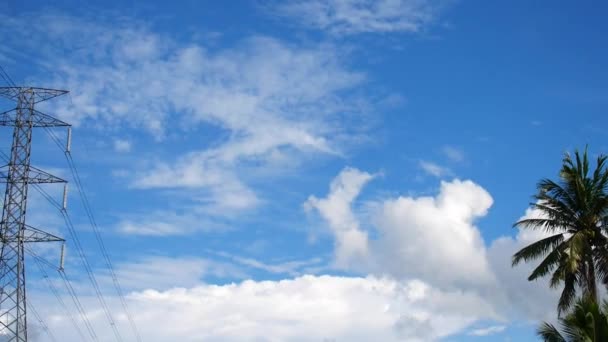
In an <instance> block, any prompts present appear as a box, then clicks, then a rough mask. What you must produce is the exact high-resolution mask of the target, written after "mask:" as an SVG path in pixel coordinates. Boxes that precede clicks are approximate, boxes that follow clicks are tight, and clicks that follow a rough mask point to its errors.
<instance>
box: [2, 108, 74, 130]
mask: <svg viewBox="0 0 608 342" xmlns="http://www.w3.org/2000/svg"><path fill="white" fill-rule="evenodd" d="M17 114H18V112H17V108H14V109H11V110H8V111H6V112H3V113H0V126H14V125H15V122H16V117H17ZM29 119H30V120H31V125H32V127H68V126H70V124H68V123H66V122H63V121H61V120H59V119H56V118H54V117H52V116H50V115H48V114H44V113H42V112H39V111H37V110H35V109H34V110H33V111H32V115H31V117H30V118H29Z"/></svg>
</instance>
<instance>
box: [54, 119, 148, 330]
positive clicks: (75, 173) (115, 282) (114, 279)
mask: <svg viewBox="0 0 608 342" xmlns="http://www.w3.org/2000/svg"><path fill="white" fill-rule="evenodd" d="M45 130H46V132H47V133H48V135H49V136H50V137H51V139H52V140H53V141H54V142H55V144H56V145H57V146H58V147H59V148H60V149H62V150H63V151H64V154H65V157H66V160H67V163H68V166H69V168H70V172H71V173H72V178H73V180H74V183H75V184H76V188H77V190H78V194H79V197H80V200H81V202H82V205H83V207H84V209H85V213H86V215H87V217H88V219H89V223H90V225H91V227H92V228H93V231H94V233H95V237H96V239H97V243H98V245H99V248H100V250H101V253H102V255H103V258H104V261H105V263H106V267H107V268H108V270H109V272H110V276H111V278H112V282H113V285H114V288H115V290H116V293H117V294H118V297H119V298H120V302H121V304H122V307H123V310H124V312H125V314H126V316H127V319H128V321H129V324H130V326H131V329H132V330H133V334H134V335H135V338H136V340H137V341H138V342H142V339H141V336H140V334H139V331H138V329H137V326H136V325H135V320H134V319H133V316H132V315H131V313H130V310H129V308H128V305H127V301H126V299H125V296H124V293H123V290H122V287H121V286H120V282H119V281H118V277H117V276H116V272H115V271H114V267H113V265H112V261H111V259H110V256H109V254H108V251H107V249H106V247H105V244H104V242H103V239H102V236H101V233H100V230H99V226H98V225H97V222H96V220H95V217H94V216H93V210H92V209H91V205H90V202H89V199H88V197H87V195H86V192H85V191H84V186H83V185H82V180H81V178H80V174H79V173H78V169H77V168H76V165H75V163H74V159H73V158H72V154H71V152H70V151H69V150H68V149H65V148H64V145H63V144H62V143H61V141H60V140H59V138H58V137H57V136H56V135H55V133H54V132H53V131H52V130H50V129H48V128H47V127H45ZM62 212H65V209H63V208H62Z"/></svg>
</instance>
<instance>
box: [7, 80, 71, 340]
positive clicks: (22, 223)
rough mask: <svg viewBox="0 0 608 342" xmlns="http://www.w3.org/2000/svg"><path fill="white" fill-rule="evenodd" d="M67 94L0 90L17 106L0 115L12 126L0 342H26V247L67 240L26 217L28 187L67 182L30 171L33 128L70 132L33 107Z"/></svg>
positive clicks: (8, 167) (47, 174)
mask: <svg viewBox="0 0 608 342" xmlns="http://www.w3.org/2000/svg"><path fill="white" fill-rule="evenodd" d="M66 93H67V91H65V90H55V89H44V88H34V87H0V96H1V97H4V98H6V99H9V100H11V101H14V102H16V104H17V106H16V107H15V108H14V109H11V110H9V111H6V112H3V113H0V126H12V127H14V128H13V142H12V147H11V153H10V157H9V160H8V164H7V165H5V166H3V167H2V168H0V182H4V183H6V189H5V193H4V204H3V208H2V221H0V243H1V244H2V246H1V247H0V339H2V341H7V342H13V341H14V342H27V316H26V308H27V304H26V296H25V246H24V244H26V243H30V242H50V241H64V240H63V239H61V238H59V237H57V236H54V235H52V234H49V233H46V232H44V231H42V230H39V229H36V228H34V227H31V226H28V225H27V224H26V220H25V217H26V209H27V194H28V186H29V185H30V184H42V183H65V180H63V179H61V178H58V177H55V176H53V175H51V174H49V173H46V172H44V171H42V170H40V169H37V168H35V167H33V166H30V156H31V151H32V131H33V128H34V127H57V126H66V127H69V125H68V124H67V123H65V122H63V121H60V120H58V119H55V118H53V117H52V116H49V115H47V114H44V113H41V112H39V111H37V110H36V109H34V105H35V104H37V103H39V102H42V101H46V100H49V99H51V98H54V97H57V96H60V95H63V94H66ZM68 137H69V135H68ZM68 140H69V139H68ZM64 206H65V192H64ZM62 258H63V256H62Z"/></svg>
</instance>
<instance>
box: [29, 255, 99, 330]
mask: <svg viewBox="0 0 608 342" xmlns="http://www.w3.org/2000/svg"><path fill="white" fill-rule="evenodd" d="M28 252H29V253H30V255H31V256H32V257H33V260H34V262H35V264H36V266H38V270H39V271H40V273H42V276H43V278H44V280H45V281H46V284H47V287H48V288H49V289H50V290H51V293H53V295H54V296H55V298H56V299H57V302H59V306H61V307H62V308H63V310H64V311H65V313H66V315H67V316H68V318H69V319H70V322H72V325H73V326H74V329H75V330H76V332H77V333H78V335H79V336H80V338H81V340H82V341H86V340H87V339H86V338H85V337H84V334H83V332H82V330H81V329H80V326H79V325H78V323H77V322H76V319H75V318H74V315H72V312H71V311H70V310H69V308H68V306H67V305H66V304H65V301H64V300H63V298H61V296H60V295H59V292H58V291H57V288H56V287H55V285H53V282H52V281H51V279H50V277H49V275H48V273H47V272H46V270H45V269H44V267H43V265H42V264H43V263H45V264H46V263H47V262H46V260H44V259H43V258H41V257H39V256H38V255H36V254H35V253H34V252H33V251H31V250H28ZM50 266H53V267H52V268H53V269H55V267H54V265H50ZM70 294H71V293H70ZM70 297H71V296H70ZM72 300H73V301H74V305H75V306H76V309H77V310H78V314H79V315H80V319H81V320H82V321H83V322H84V324H85V326H86V328H87V330H88V332H89V334H90V336H91V338H92V339H93V340H95V341H96V340H97V335H96V334H95V331H94V330H93V327H92V326H91V323H90V322H89V319H88V317H87V315H86V313H85V312H81V311H80V307H79V305H77V304H76V301H77V298H72Z"/></svg>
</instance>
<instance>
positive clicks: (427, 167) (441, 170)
mask: <svg viewBox="0 0 608 342" xmlns="http://www.w3.org/2000/svg"><path fill="white" fill-rule="evenodd" d="M418 166H420V168H421V169H422V171H424V172H426V173H427V174H429V175H431V176H434V177H437V178H441V177H444V176H449V175H451V174H452V171H451V170H450V169H448V168H447V167H443V166H441V165H439V164H436V163H434V162H430V161H426V160H421V161H419V162H418Z"/></svg>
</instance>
